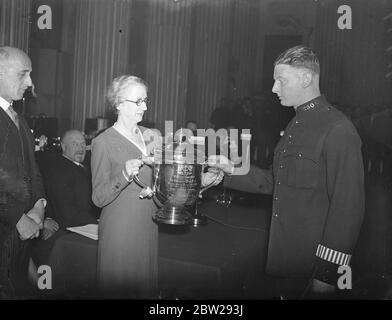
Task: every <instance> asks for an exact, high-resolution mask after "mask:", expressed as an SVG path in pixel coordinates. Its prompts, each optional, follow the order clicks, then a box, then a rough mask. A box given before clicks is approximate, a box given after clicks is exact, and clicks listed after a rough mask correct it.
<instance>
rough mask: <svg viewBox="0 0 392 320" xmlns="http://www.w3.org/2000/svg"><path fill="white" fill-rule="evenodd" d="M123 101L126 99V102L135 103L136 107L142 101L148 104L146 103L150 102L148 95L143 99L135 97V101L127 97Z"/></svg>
mask: <svg viewBox="0 0 392 320" xmlns="http://www.w3.org/2000/svg"><path fill="white" fill-rule="evenodd" d="M124 101H128V102H132V103H135V104H136V105H137V106H138V107H140V106H141V105H142V103H143V102H144V103H145V104H146V105H148V104H149V103H150V99H148V97H146V98H144V99H142V98H139V99H137V100H136V101H133V100H128V99H125V100H124Z"/></svg>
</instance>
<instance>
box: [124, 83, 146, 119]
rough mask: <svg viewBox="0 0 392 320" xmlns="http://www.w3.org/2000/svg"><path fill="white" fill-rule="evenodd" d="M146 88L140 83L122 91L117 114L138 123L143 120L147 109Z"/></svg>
mask: <svg viewBox="0 0 392 320" xmlns="http://www.w3.org/2000/svg"><path fill="white" fill-rule="evenodd" d="M146 98H147V89H146V87H145V86H143V85H142V84H133V85H130V86H129V87H127V88H126V89H125V90H124V91H123V92H122V97H121V100H120V101H121V102H120V104H119V105H118V116H119V117H124V118H126V120H127V121H130V122H133V123H139V122H140V121H142V120H143V115H144V112H145V111H146V110H147V103H146Z"/></svg>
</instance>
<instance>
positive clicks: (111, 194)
mask: <svg viewBox="0 0 392 320" xmlns="http://www.w3.org/2000/svg"><path fill="white" fill-rule="evenodd" d="M108 100H109V102H110V104H111V105H112V106H113V108H114V110H115V112H116V113H117V114H118V117H117V122H116V123H115V124H114V125H113V126H112V127H110V128H108V129H107V130H106V131H105V132H103V133H102V134H100V135H99V136H98V137H96V138H95V139H94V140H93V142H92V157H91V170H92V184H93V195H92V197H93V201H94V203H95V204H96V205H97V206H98V207H102V208H103V209H102V213H101V217H100V221H99V242H98V281H99V285H100V288H101V289H102V293H103V294H104V295H105V296H110V297H120V298H121V297H128V298H154V297H157V295H156V293H157V292H156V291H157V290H156V289H157V266H158V228H157V225H156V224H155V223H154V222H153V221H152V219H151V216H152V213H153V212H154V211H155V210H156V207H155V205H154V202H153V201H152V200H149V199H140V198H139V194H140V191H141V188H140V187H139V186H138V185H136V183H135V182H133V181H132V177H133V175H135V174H139V177H140V179H141V180H142V181H145V182H147V184H148V185H149V184H150V181H151V173H152V172H151V168H150V167H149V166H146V165H144V166H143V165H142V164H143V162H142V161H141V160H140V159H141V157H142V156H143V155H144V156H147V148H146V145H147V142H146V141H145V140H144V138H143V132H144V131H145V130H146V128H144V127H141V126H138V123H139V122H140V121H142V118H143V114H144V112H145V111H146V110H147V103H148V100H147V85H146V83H145V82H144V81H143V80H142V79H140V78H138V77H135V76H129V75H123V76H120V77H118V78H115V79H114V80H113V81H112V83H111V84H110V86H109V90H108ZM149 147H150V146H149Z"/></svg>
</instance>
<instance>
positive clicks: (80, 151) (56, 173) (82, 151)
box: [41, 130, 99, 229]
mask: <svg viewBox="0 0 392 320" xmlns="http://www.w3.org/2000/svg"><path fill="white" fill-rule="evenodd" d="M61 148H62V150H63V153H62V155H61V156H60V155H59V156H57V157H54V158H52V159H51V161H49V163H48V165H47V167H46V168H41V169H42V175H43V179H44V185H45V189H46V191H47V198H48V216H49V217H51V218H52V219H54V220H56V221H57V223H58V224H59V227H60V229H61V228H63V229H65V228H67V227H75V226H82V225H86V224H89V223H97V218H98V217H99V209H98V208H97V207H95V205H94V204H93V202H92V200H91V172H90V167H89V165H88V163H84V160H85V157H86V140H85V138H84V136H83V134H82V133H81V132H80V131H78V130H69V131H67V132H65V134H64V135H63V137H62V139H61Z"/></svg>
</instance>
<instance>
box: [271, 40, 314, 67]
mask: <svg viewBox="0 0 392 320" xmlns="http://www.w3.org/2000/svg"><path fill="white" fill-rule="evenodd" d="M278 64H287V65H289V66H292V67H294V68H306V69H309V70H311V71H313V72H314V73H316V74H320V63H319V60H318V58H317V56H316V53H315V52H314V51H313V50H312V49H311V48H309V47H305V46H303V45H300V46H295V47H292V48H290V49H287V50H286V51H285V52H283V53H281V54H280V56H279V57H278V58H277V59H276V60H275V63H274V66H276V65H278Z"/></svg>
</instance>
